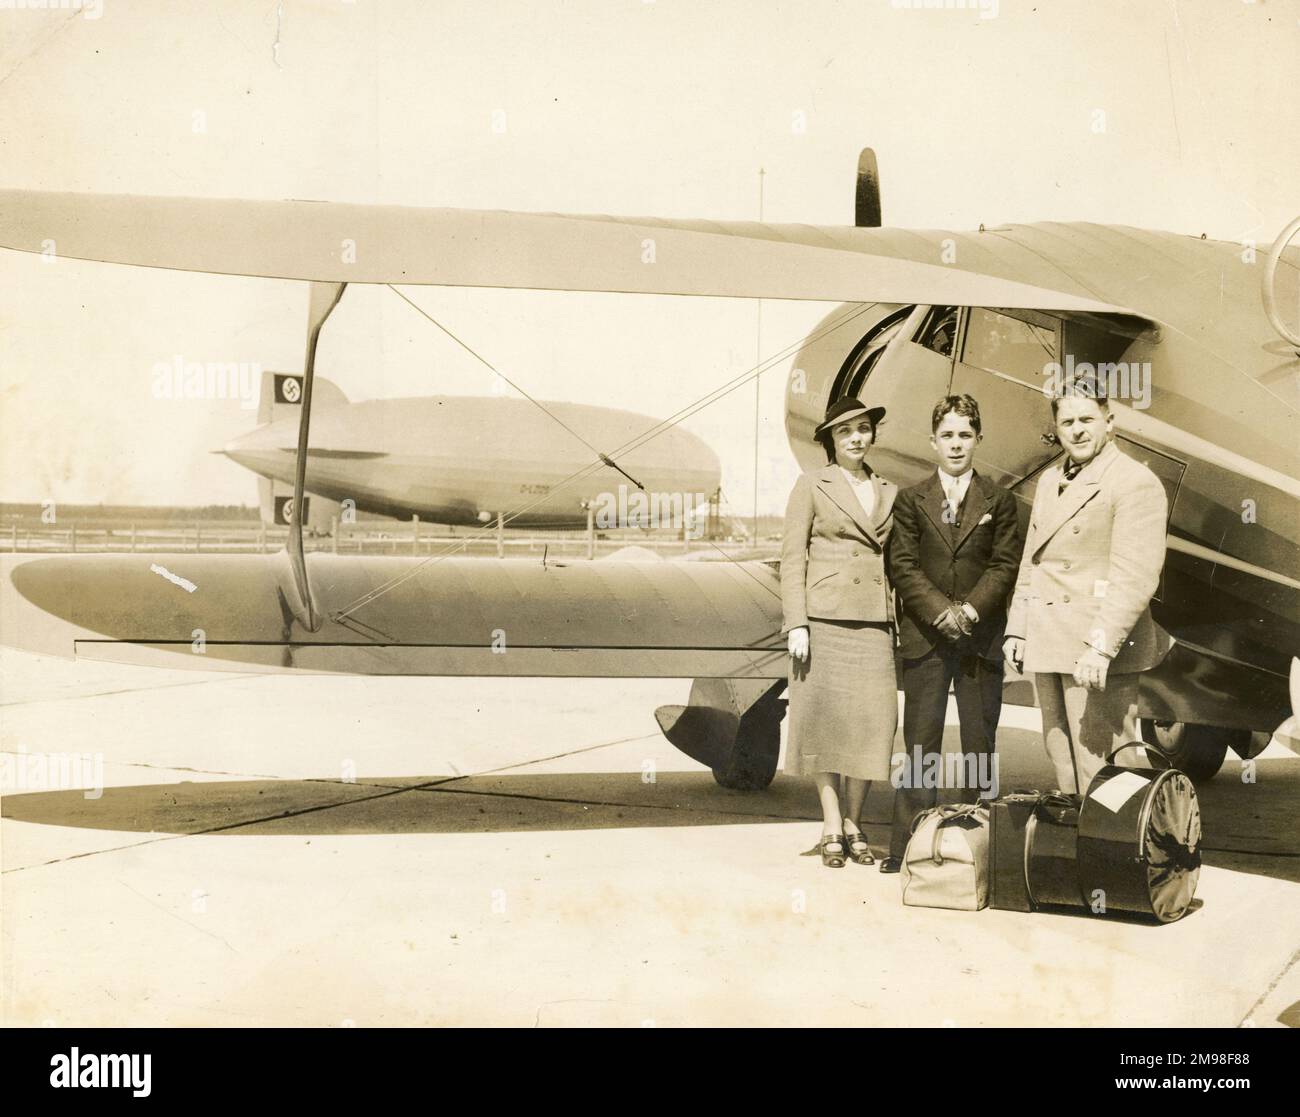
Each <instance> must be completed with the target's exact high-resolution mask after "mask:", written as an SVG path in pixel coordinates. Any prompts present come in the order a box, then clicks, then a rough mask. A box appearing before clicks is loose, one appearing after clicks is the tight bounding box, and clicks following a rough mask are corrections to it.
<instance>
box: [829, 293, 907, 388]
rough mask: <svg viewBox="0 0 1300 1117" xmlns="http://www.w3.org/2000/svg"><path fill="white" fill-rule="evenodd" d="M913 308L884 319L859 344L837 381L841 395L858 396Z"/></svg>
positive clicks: (850, 355) (905, 308) (896, 312)
mask: <svg viewBox="0 0 1300 1117" xmlns="http://www.w3.org/2000/svg"><path fill="white" fill-rule="evenodd" d="M912 309H913V308H912V307H910V306H908V307H904V308H903V309H902V310H898V311H895V312H894V313H893V314H891V315H889V317H887V318H885V319H883V320H882V321H881V322H880V323H879V324H878V325H877V326H876V327H875V329H873V330H872V331H871V332H870V333H868V334H867V335H866V337H864V338H863V339H862V340H861V341H859V342H858V344H857V346H856V347H855V348H854V350H853V352H852V353H851V354H849V359H848V360H847V361H846V362H845V365H844V368H843V369H842V370H841V371H840V375H839V378H838V381H837V397H836V398H838V396H839V395H846V396H856V395H857V394H858V392H859V391H860V390H861V388H862V386H863V385H864V384H865V383H866V382H867V377H868V376H870V375H871V370H872V369H873V368H875V367H876V363H877V362H878V361H879V360H880V358H881V357H882V356H883V355H884V352H885V350H886V349H887V348H888V347H889V343H890V342H891V341H893V340H894V338H895V337H897V336H898V331H899V330H901V329H902V328H903V327H904V326H905V325H906V324H907V319H908V318H909V316H910V315H911V313H912Z"/></svg>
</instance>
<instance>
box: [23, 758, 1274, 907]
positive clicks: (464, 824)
mask: <svg viewBox="0 0 1300 1117" xmlns="http://www.w3.org/2000/svg"><path fill="white" fill-rule="evenodd" d="M1259 768H1260V776H1259V780H1258V782H1257V783H1254V784H1242V783H1240V782H1239V781H1238V780H1235V779H1233V778H1231V775H1230V774H1229V773H1227V772H1225V773H1224V774H1223V775H1221V776H1220V777H1219V779H1217V780H1214V781H1212V782H1211V783H1210V784H1208V785H1205V786H1203V787H1202V788H1201V789H1200V802H1201V812H1202V819H1203V825H1204V832H1205V842H1204V846H1203V857H1204V861H1205V864H1207V865H1211V866H1217V867H1221V868H1226V869H1232V870H1235V871H1239V872H1248V873H1255V874H1259V875H1263V876H1269V877H1274V878H1277V879H1283V880H1289V881H1296V882H1300V824H1298V823H1297V821H1296V819H1295V815H1294V803H1295V801H1296V790H1297V784H1298V783H1300V765H1297V764H1294V763H1288V762H1286V761H1266V762H1262V763H1261V764H1260V766H1259ZM1021 785H1022V782H1021V781H1017V782H1016V786H1021ZM1006 786H1011V785H1010V784H1007V785H1006ZM940 794H941V798H946V797H947V796H945V795H944V794H943V793H942V792H941V793H940ZM892 797H893V791H892V789H891V788H890V787H889V785H888V784H887V783H877V784H875V785H874V786H873V788H872V791H871V795H870V797H869V798H868V800H867V809H866V812H865V814H866V819H867V830H868V834H869V836H870V838H871V841H872V845H873V847H874V848H875V849H876V851H877V855H880V854H881V853H882V852H883V849H884V846H885V845H886V844H887V842H888V837H889V819H890V815H891V810H892ZM0 808H2V813H3V817H4V818H6V819H10V820H13V821H16V822H28V823H38V824H41V825H46V826H61V827H73V828H79V829H90V830H106V831H128V832H133V833H139V834H181V835H199V834H228V835H231V836H233V837H242V836H255V837H257V836H267V835H303V836H315V835H349V834H471V833H512V832H538V831H543V832H544V831H548V830H554V831H564V830H602V829H629V828H645V829H658V828H664V827H675V826H752V825H760V824H765V823H791V822H803V823H806V824H807V829H808V833H807V835H806V836H807V838H808V844H809V845H811V844H812V843H813V842H814V841H815V840H816V836H817V826H816V800H815V797H814V794H813V791H812V788H811V785H810V784H808V783H806V782H804V781H802V780H797V779H792V778H787V777H784V776H780V775H778V776H777V778H776V780H775V781H774V782H773V784H772V785H771V787H769V788H768V789H767V790H765V791H752V792H740V791H728V790H725V789H723V788H721V787H719V786H718V785H717V784H716V783H715V782H714V780H713V777H712V776H711V775H710V774H709V773H707V772H659V773H658V774H657V776H656V778H655V780H654V781H653V782H646V781H645V780H644V779H643V778H642V775H641V774H640V773H638V772H600V773H590V772H587V773H583V772H560V773H557V772H550V773H512V774H487V775H478V776H464V777H437V776H429V777H418V776H402V777H394V778H391V779H384V778H380V777H369V778H365V779H362V780H359V781H358V782H356V783H344V782H341V781H334V780H238V781H226V780H219V781H212V782H199V783H191V782H183V783H170V784H141V785H136V786H129V787H109V788H105V789H104V791H103V793H102V795H101V796H100V797H99V798H97V799H87V798H86V797H85V795H84V793H83V792H82V791H79V790H74V791H41V792H29V793H24V794H16V795H6V796H5V797H4V799H3V803H2V804H0ZM802 839H803V835H802V834H801V836H800V841H801V842H802Z"/></svg>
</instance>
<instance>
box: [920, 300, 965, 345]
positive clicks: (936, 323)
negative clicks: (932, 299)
mask: <svg viewBox="0 0 1300 1117" xmlns="http://www.w3.org/2000/svg"><path fill="white" fill-rule="evenodd" d="M956 340H957V308H956V307H955V306H936V307H933V308H931V310H930V313H929V314H928V315H927V316H926V319H925V324H924V325H923V326H922V327H921V329H920V331H919V332H918V333H917V335H916V343H917V344H918V345H924V346H925V347H926V348H927V349H931V350H933V351H934V352H935V353H938V354H939V356H941V357H951V356H952V350H953V345H954V343H955V342H956Z"/></svg>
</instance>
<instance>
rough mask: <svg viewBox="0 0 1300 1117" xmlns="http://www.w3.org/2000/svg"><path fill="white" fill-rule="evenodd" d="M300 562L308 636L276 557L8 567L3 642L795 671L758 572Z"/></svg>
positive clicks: (116, 655)
mask: <svg viewBox="0 0 1300 1117" xmlns="http://www.w3.org/2000/svg"><path fill="white" fill-rule="evenodd" d="M307 567H308V571H309V574H310V577H311V583H312V594H313V597H314V599H315V602H316V606H317V609H318V612H319V613H320V615H321V616H322V617H323V622H322V624H321V626H320V628H319V630H318V631H316V632H308V631H307V630H306V629H305V628H303V627H302V626H301V624H300V623H299V622H298V621H297V620H296V619H295V617H294V613H293V610H292V608H291V606H290V602H291V601H292V599H293V592H294V588H293V574H292V570H291V568H290V564H289V560H288V556H287V555H286V554H285V553H284V552H280V553H277V554H270V555H220V556H214V555H184V554H154V555H149V554H125V555H75V556H72V555H69V556H41V557H35V556H4V557H3V558H0V577H2V578H3V583H2V584H0V641H3V643H5V644H7V645H10V646H12V647H17V648H21V649H23V650H26V651H31V652H37V653H42V654H50V655H61V656H77V657H83V658H90V659H100V660H111V661H114V662H121V663H132V664H141V665H152V666H166V667H173V668H174V667H191V668H196V669H200V670H234V671H252V672H282V671H304V672H313V673H341V674H360V675H517V676H522V675H535V676H536V675H543V676H545V675H551V676H585V677H666V678H691V677H715V678H718V677H721V678H769V679H783V678H785V675H786V668H787V660H786V653H785V640H784V639H783V638H782V636H781V632H780V629H781V605H780V597H779V586H778V581H777V576H776V573H775V571H774V570H773V568H772V567H771V566H769V565H767V564H765V563H760V562H745V563H732V562H667V561H661V562H620V561H613V562H587V561H582V562H574V563H571V564H570V563H564V562H550V563H547V564H545V565H543V563H542V562H541V561H539V560H525V559H491V560H487V559H466V558H445V559H441V558H440V559H434V560H429V559H423V560H422V559H416V558H409V559H405V558H393V557H368V556H367V557H362V556H352V555H349V556H346V557H341V556H336V555H328V554H312V555H309V556H308V558H307ZM191 587H192V588H191ZM362 599H365V602H364V604H360V605H358V604H357V603H358V602H359V601H361V600H362ZM354 606H355V608H354ZM349 609H351V611H350V612H349V611H348V610H349Z"/></svg>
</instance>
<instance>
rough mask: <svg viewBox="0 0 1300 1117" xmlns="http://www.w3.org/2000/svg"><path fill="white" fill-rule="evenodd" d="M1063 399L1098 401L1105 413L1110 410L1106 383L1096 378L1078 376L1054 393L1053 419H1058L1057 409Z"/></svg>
mask: <svg viewBox="0 0 1300 1117" xmlns="http://www.w3.org/2000/svg"><path fill="white" fill-rule="evenodd" d="M1063 399H1090V400H1096V401H1097V406H1098V407H1100V408H1101V409H1102V411H1103V412H1105V411H1109V410H1110V401H1109V400H1108V399H1107V398H1106V381H1105V380H1102V379H1099V378H1098V377H1096V376H1087V375H1084V376H1076V377H1074V379H1072V380H1067V381H1066V382H1065V383H1064V384H1062V385H1061V388H1060V390H1059V391H1056V392H1053V393H1052V418H1053V419H1055V418H1056V412H1057V409H1058V408H1059V407H1060V405H1061V400H1063Z"/></svg>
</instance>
